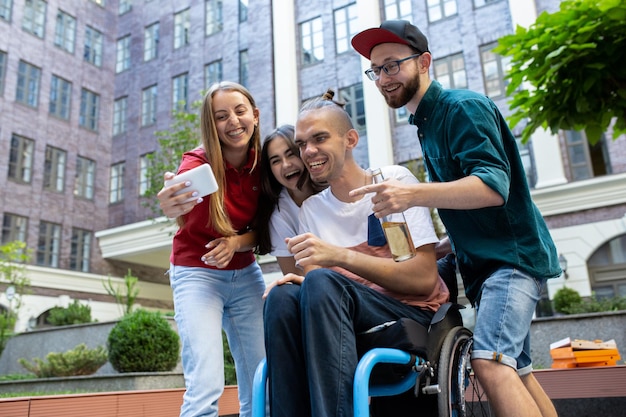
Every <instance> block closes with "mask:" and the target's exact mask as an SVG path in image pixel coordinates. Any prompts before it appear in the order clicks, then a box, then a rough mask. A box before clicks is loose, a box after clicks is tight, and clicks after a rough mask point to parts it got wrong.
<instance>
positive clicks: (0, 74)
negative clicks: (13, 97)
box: [0, 51, 7, 96]
mask: <svg viewBox="0 0 626 417" xmlns="http://www.w3.org/2000/svg"><path fill="white" fill-rule="evenodd" d="M6 73H7V53H6V52H4V51H0V96H3V95H4V75H5V74H6Z"/></svg>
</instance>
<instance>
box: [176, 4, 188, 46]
mask: <svg viewBox="0 0 626 417" xmlns="http://www.w3.org/2000/svg"><path fill="white" fill-rule="evenodd" d="M188 44H189V9H185V10H183V11H182V12H178V13H176V14H175V15H174V49H178V48H181V47H183V46H185V45H188Z"/></svg>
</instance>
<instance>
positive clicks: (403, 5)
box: [383, 0, 413, 21]
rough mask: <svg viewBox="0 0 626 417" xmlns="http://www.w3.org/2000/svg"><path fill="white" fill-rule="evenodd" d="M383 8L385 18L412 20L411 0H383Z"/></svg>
mask: <svg viewBox="0 0 626 417" xmlns="http://www.w3.org/2000/svg"><path fill="white" fill-rule="evenodd" d="M407 7H408V10H407ZM383 9H384V16H385V20H408V21H413V6H412V5H411V0H385V1H384V4H383Z"/></svg>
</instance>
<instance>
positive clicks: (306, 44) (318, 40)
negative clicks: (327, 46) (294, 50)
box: [300, 17, 324, 65]
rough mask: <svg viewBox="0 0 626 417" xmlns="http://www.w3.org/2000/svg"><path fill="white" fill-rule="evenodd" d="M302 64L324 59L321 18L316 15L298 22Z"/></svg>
mask: <svg viewBox="0 0 626 417" xmlns="http://www.w3.org/2000/svg"><path fill="white" fill-rule="evenodd" d="M300 43H301V44H302V57H301V59H302V64H303V65H312V64H315V63H317V62H321V61H323V60H324V32H323V31H322V18H321V17H317V18H315V19H312V20H309V21H307V22H304V23H302V24H300Z"/></svg>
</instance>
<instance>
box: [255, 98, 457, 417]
mask: <svg viewBox="0 0 626 417" xmlns="http://www.w3.org/2000/svg"><path fill="white" fill-rule="evenodd" d="M358 140H359V135H358V133H357V131H356V130H355V129H354V128H353V125H352V122H351V120H350V116H349V115H348V113H347V112H346V111H345V110H344V108H343V106H342V105H341V104H340V103H337V102H336V101H333V100H332V94H331V95H330V97H329V96H328V95H325V97H322V98H319V99H313V100H311V101H309V102H307V103H305V105H304V106H303V107H302V109H301V111H300V113H299V116H298V120H297V123H296V144H297V145H298V147H299V148H300V154H301V157H302V160H303V161H304V162H305V165H306V166H307V168H308V169H309V171H310V173H311V177H312V179H313V180H314V181H316V182H328V184H329V185H330V186H329V188H327V189H326V190H325V191H322V192H321V193H319V194H317V195H315V196H312V197H310V198H309V199H307V200H306V201H305V202H304V203H303V205H302V208H301V212H300V232H301V234H300V235H298V236H295V237H292V238H289V239H288V247H289V249H290V251H291V252H292V253H293V254H294V256H295V259H296V262H297V263H298V264H299V265H300V267H301V268H303V271H304V273H305V274H304V276H299V275H295V274H288V275H285V276H284V277H283V278H281V279H279V280H277V281H276V283H275V284H274V285H270V286H268V290H267V291H266V294H265V295H266V303H265V313H264V320H265V343H266V351H267V366H268V368H267V372H268V377H269V398H270V412H271V415H272V416H273V417H294V416H299V417H306V416H315V417H323V416H352V415H353V379H354V373H355V369H356V366H357V363H358V361H359V354H360V353H362V352H358V350H357V340H358V338H359V337H360V335H364V334H366V333H367V332H368V331H370V330H371V329H372V328H375V327H376V326H379V325H383V324H384V323H389V322H393V321H397V320H399V319H401V318H410V319H412V320H414V321H416V322H417V323H419V324H421V325H422V326H424V328H426V327H428V325H429V323H430V322H431V319H432V317H433V315H434V314H435V312H436V311H437V310H438V308H439V307H440V306H441V305H442V304H443V303H445V302H447V301H448V299H449V291H448V288H447V287H446V285H445V283H444V281H443V280H442V278H441V277H440V276H439V274H438V270H437V254H436V245H437V244H438V242H439V239H438V238H437V236H436V234H435V232H434V228H433V225H432V221H431V218H430V213H429V211H428V209H425V208H419V207H413V208H411V209H409V210H407V211H406V212H405V216H406V221H407V224H408V227H409V229H410V233H411V236H412V238H413V242H414V246H415V247H416V249H417V254H416V256H414V257H413V258H411V259H409V260H406V261H403V262H394V261H393V260H392V258H391V253H390V251H389V247H388V245H387V243H386V241H383V242H377V241H376V239H375V238H374V237H375V236H379V235H380V234H381V233H382V230H381V226H380V221H379V220H378V219H376V218H375V217H374V216H370V214H371V213H372V209H371V207H372V201H371V196H363V197H359V198H350V197H348V193H349V192H350V191H351V190H353V189H355V188H358V187H360V186H362V185H364V184H369V183H371V181H372V176H371V173H370V172H369V171H368V170H364V169H362V168H361V167H360V166H359V165H358V164H357V163H356V161H355V160H354V158H353V155H352V152H353V150H354V148H355V147H356V145H357V143H358ZM383 173H384V175H385V177H386V178H395V179H397V180H398V181H401V182H406V183H415V182H417V180H416V179H415V177H414V176H413V175H412V174H411V173H410V171H408V170H407V169H406V168H403V167H399V166H390V167H384V168H383ZM285 284H295V285H285Z"/></svg>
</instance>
